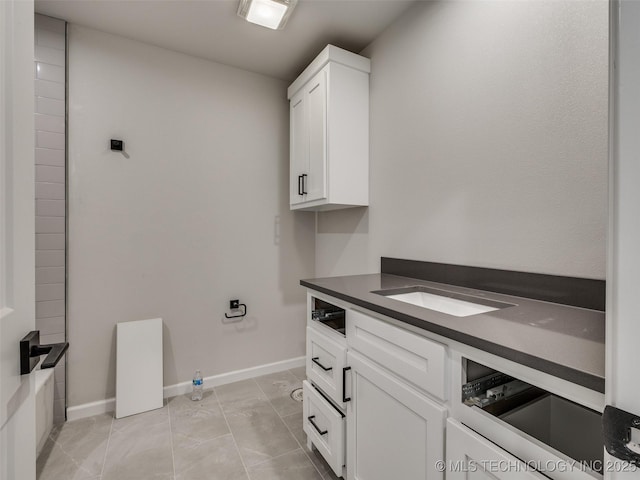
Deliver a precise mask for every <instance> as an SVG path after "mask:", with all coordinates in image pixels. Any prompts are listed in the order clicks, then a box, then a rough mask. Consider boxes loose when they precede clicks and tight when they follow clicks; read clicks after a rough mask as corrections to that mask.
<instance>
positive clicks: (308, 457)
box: [253, 370, 324, 479]
mask: <svg viewBox="0 0 640 480" xmlns="http://www.w3.org/2000/svg"><path fill="white" fill-rule="evenodd" d="M286 371H287V372H289V373H290V374H291V375H292V376H293V378H295V379H296V380H298V381H300V382H302V380H300V379H299V378H298V377H296V376H295V374H294V373H293V372H292V371H291V370H286ZM253 381H254V382H255V383H256V385H258V388H259V389H260V391H261V392H262V393H263V394H264V396H265V397H267V401H268V402H269V404H270V405H271V408H273V409H274V410H275V411H276V415H278V418H280V421H281V422H282V423H284V426H285V428H286V429H287V430H288V431H289V434H290V435H291V436H292V437H293V439H294V440H295V441H296V443H297V444H298V445H299V446H300V449H301V450H302V453H304V454H305V456H306V457H307V459H308V460H309V462H310V463H311V465H312V466H313V468H315V469H316V472H318V475H319V476H320V478H321V479H323V478H324V475H323V474H322V473H321V472H320V470H318V467H317V466H316V464H315V463H313V460H311V457H310V456H309V454H308V453H307V451H306V450H305V448H304V446H303V445H301V444H300V442H299V441H298V439H297V438H296V436H295V435H294V434H293V432H292V431H291V429H290V428H289V425H287V422H285V421H284V418H283V417H282V415H280V413H279V412H278V410H276V407H274V406H273V403H271V400H270V399H269V395H267V393H266V392H265V391H264V389H263V388H262V387H261V386H260V384H259V383H258V382H257V381H256V379H255V378H254V379H253ZM291 415H296V414H295V413H292V414H291ZM291 415H287V416H288V417H289V416H291ZM300 415H302V413H300ZM296 450H297V449H296ZM293 451H295V450H292V452H293ZM287 453H291V452H287ZM287 453H283V454H282V455H286V454H287ZM280 456H281V455H278V457H280ZM278 457H273V458H278ZM266 461H267V460H265V462H266ZM261 463H263V462H261ZM258 465H259V464H258Z"/></svg>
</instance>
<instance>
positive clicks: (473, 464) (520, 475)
mask: <svg viewBox="0 0 640 480" xmlns="http://www.w3.org/2000/svg"><path fill="white" fill-rule="evenodd" d="M447 467H448V468H447V473H446V477H447V480H465V479H468V478H476V477H477V478H494V479H498V480H511V479H513V480H543V479H545V478H547V477H545V476H543V475H541V474H540V473H538V472H536V471H533V470H532V469H531V468H528V465H525V464H524V463H523V462H522V461H520V460H518V459H517V458H516V457H514V456H513V455H511V454H510V453H508V452H506V451H504V450H503V449H501V448H500V447H498V446H497V445H495V444H493V443H491V442H490V441H489V440H487V439H486V438H484V437H482V436H480V435H478V434H477V433H475V432H474V431H472V430H470V429H468V428H467V427H465V426H464V425H462V424H460V423H458V422H456V421H455V420H452V419H449V420H447Z"/></svg>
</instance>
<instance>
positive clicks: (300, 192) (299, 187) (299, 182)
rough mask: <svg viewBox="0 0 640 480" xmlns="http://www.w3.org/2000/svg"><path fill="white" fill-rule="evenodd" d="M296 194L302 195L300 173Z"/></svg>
mask: <svg viewBox="0 0 640 480" xmlns="http://www.w3.org/2000/svg"><path fill="white" fill-rule="evenodd" d="M298 195H302V175H298Z"/></svg>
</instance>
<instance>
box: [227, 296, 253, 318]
mask: <svg viewBox="0 0 640 480" xmlns="http://www.w3.org/2000/svg"><path fill="white" fill-rule="evenodd" d="M229 309H230V310H240V309H242V312H241V313H240V314H239V315H227V314H226V313H225V314H224V316H225V317H226V318H241V317H244V316H246V315H247V306H246V305H245V304H244V303H240V300H230V301H229Z"/></svg>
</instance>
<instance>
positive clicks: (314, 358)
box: [311, 357, 333, 372]
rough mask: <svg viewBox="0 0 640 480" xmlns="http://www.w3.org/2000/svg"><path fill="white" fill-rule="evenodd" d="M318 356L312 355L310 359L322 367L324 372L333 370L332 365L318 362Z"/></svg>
mask: <svg viewBox="0 0 640 480" xmlns="http://www.w3.org/2000/svg"><path fill="white" fill-rule="evenodd" d="M319 360H320V357H313V358H312V359H311V361H312V362H313V363H315V364H316V365H318V366H319V367H320V368H321V369H323V370H324V371H325V372H328V371H329V370H333V367H325V366H324V365H323V364H321V363H320V361H319Z"/></svg>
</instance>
